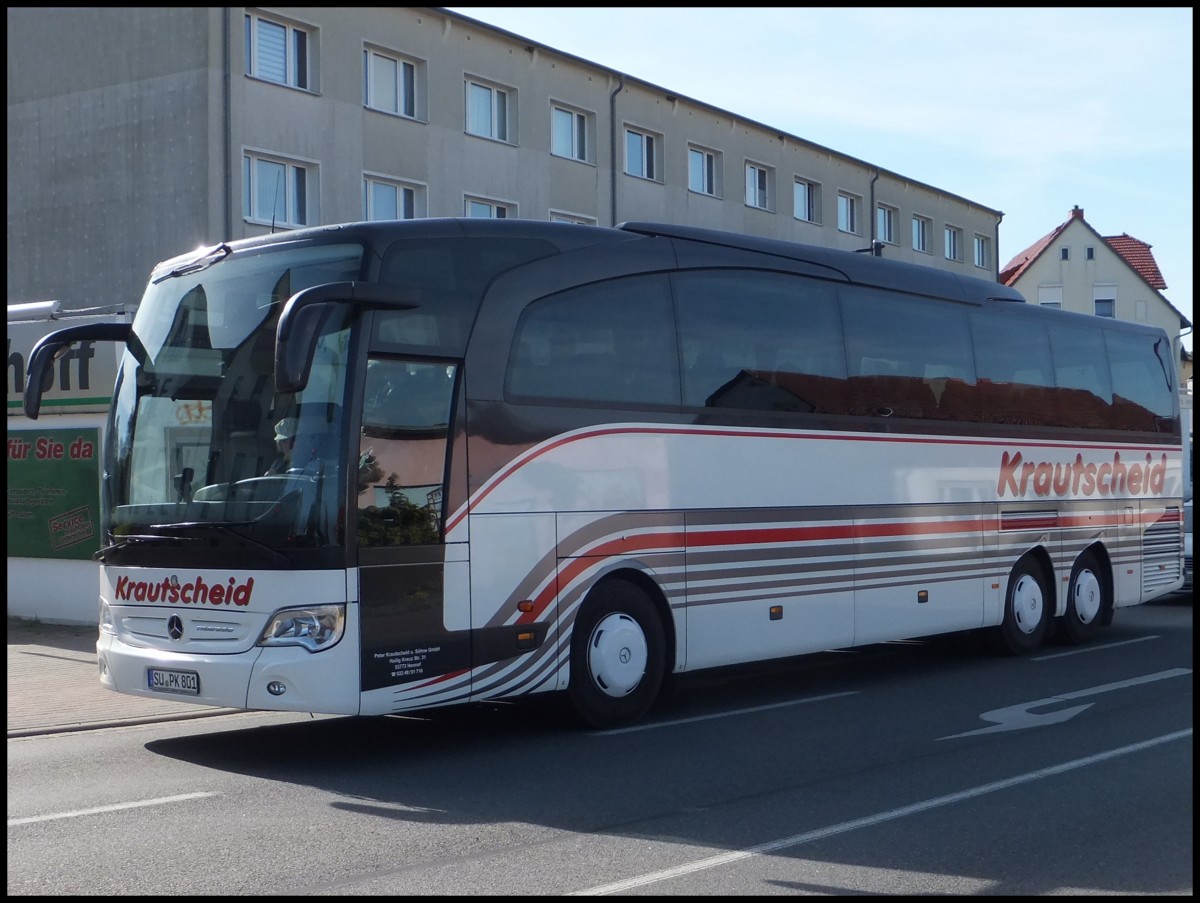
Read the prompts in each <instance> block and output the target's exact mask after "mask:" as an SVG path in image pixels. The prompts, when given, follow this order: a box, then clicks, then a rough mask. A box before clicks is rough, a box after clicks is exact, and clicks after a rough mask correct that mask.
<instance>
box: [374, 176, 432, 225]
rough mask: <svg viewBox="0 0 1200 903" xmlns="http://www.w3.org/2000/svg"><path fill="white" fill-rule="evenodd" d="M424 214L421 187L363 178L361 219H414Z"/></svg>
mask: <svg viewBox="0 0 1200 903" xmlns="http://www.w3.org/2000/svg"><path fill="white" fill-rule="evenodd" d="M424 214H425V189H424V187H423V186H420V185H414V184H409V183H405V182H399V181H396V180H394V179H382V178H378V177H376V176H365V177H364V178H363V219H368V220H379V219H416V218H417V217H420V216H424Z"/></svg>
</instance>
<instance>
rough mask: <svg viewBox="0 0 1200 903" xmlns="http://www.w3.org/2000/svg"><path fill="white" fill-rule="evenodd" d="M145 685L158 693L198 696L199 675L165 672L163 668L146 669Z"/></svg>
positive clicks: (187, 672)
mask: <svg viewBox="0 0 1200 903" xmlns="http://www.w3.org/2000/svg"><path fill="white" fill-rule="evenodd" d="M146 684H147V686H149V687H150V689H151V690H155V691H157V692H159V693H184V694H186V695H188V696H199V695H200V675H199V674H197V673H196V672H195V671H167V670H165V669H163V668H147V669H146Z"/></svg>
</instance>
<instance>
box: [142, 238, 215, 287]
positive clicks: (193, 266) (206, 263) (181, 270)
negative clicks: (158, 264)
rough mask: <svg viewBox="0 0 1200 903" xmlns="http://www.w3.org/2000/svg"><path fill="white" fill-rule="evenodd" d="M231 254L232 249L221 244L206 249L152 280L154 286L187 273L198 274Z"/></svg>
mask: <svg viewBox="0 0 1200 903" xmlns="http://www.w3.org/2000/svg"><path fill="white" fill-rule="evenodd" d="M232 253H233V248H231V247H229V245H227V244H225V242H221V243H220V244H219V245H213V246H212V247H211V248H206V249H205V250H204V252H203V254H201V256H200V257H197V258H196V259H195V260H191V261H189V262H188V263H181V264H180V265H179V266H177V267H175V269H173V270H169V271H167V272H166V273H163V274H162V275H161V276H159V277H158V278H157V279H154V280H152V282H153V284H154V285H158V284H159V283H160V282H166V281H167V280H168V279H173V278H175V277H176V276H186V275H188V273H198V272H200V271H201V270H206V269H208V268H209V267H210V266H212V265H213V264H214V263H220V262H221V261H222V260H224V259H225V258H226V257H228V256H229V255H230V254H232Z"/></svg>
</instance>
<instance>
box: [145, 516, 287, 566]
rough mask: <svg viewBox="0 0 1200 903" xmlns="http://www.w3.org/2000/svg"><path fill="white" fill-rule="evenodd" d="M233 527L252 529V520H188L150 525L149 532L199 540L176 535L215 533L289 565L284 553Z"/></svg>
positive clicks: (193, 537) (165, 537)
mask: <svg viewBox="0 0 1200 903" xmlns="http://www.w3.org/2000/svg"><path fill="white" fill-rule="evenodd" d="M234 527H251V528H253V527H254V521H252V520H233V521H208V520H190V521H184V522H183V523H178V524H151V525H150V529H151V530H162V531H163V533H164V534H166V535H165V536H163V537H162V538H163V539H175V538H181V539H201V538H202V537H200V536H194V535H193V536H179V535H178V534H180V533H184V532H187V533H202V532H208V531H211V532H213V533H216V534H217V535H218V536H227V537H229V538H230V539H240V540H242V541H243V542H247V543H249V544H250V545H252V546H254V547H255V548H256V549H260V550H261V551H263V552H267V553H269V554H271V555H274V556H275V560H276V561H279V562H282V563H287V564H290V563H291V561H292V559H291V558H290V557H288V555H287V554H285V553H284V552H281V551H279V550H278V549H273V548H271V547H270V546H269V545H267V544H266V543H265V542H262V541H260V540H257V539H255V538H254V537H253V536H247V535H246V534H245V533H242V532H241V531H239V530H235V529H234Z"/></svg>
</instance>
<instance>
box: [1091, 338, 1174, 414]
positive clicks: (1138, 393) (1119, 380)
mask: <svg viewBox="0 0 1200 903" xmlns="http://www.w3.org/2000/svg"><path fill="white" fill-rule="evenodd" d="M1104 346H1105V349H1106V350H1107V351H1108V363H1109V367H1110V369H1111V371H1112V388H1113V415H1114V417H1115V420H1116V422H1115V426H1116V427H1117V429H1126V430H1146V431H1149V432H1169V431H1170V430H1171V429H1172V425H1173V421H1174V418H1175V387H1174V380H1173V379H1172V370H1171V367H1170V366H1169V365H1168V364H1167V363H1166V361H1169V360H1170V355H1169V353H1168V354H1163V353H1162V352H1163V351H1164V348H1169V347H1170V345H1169V343H1168V341H1167V338H1166V336H1159V337H1155V336H1151V335H1141V334H1134V333H1121V332H1113V331H1111V330H1106V331H1105V333H1104Z"/></svg>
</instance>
